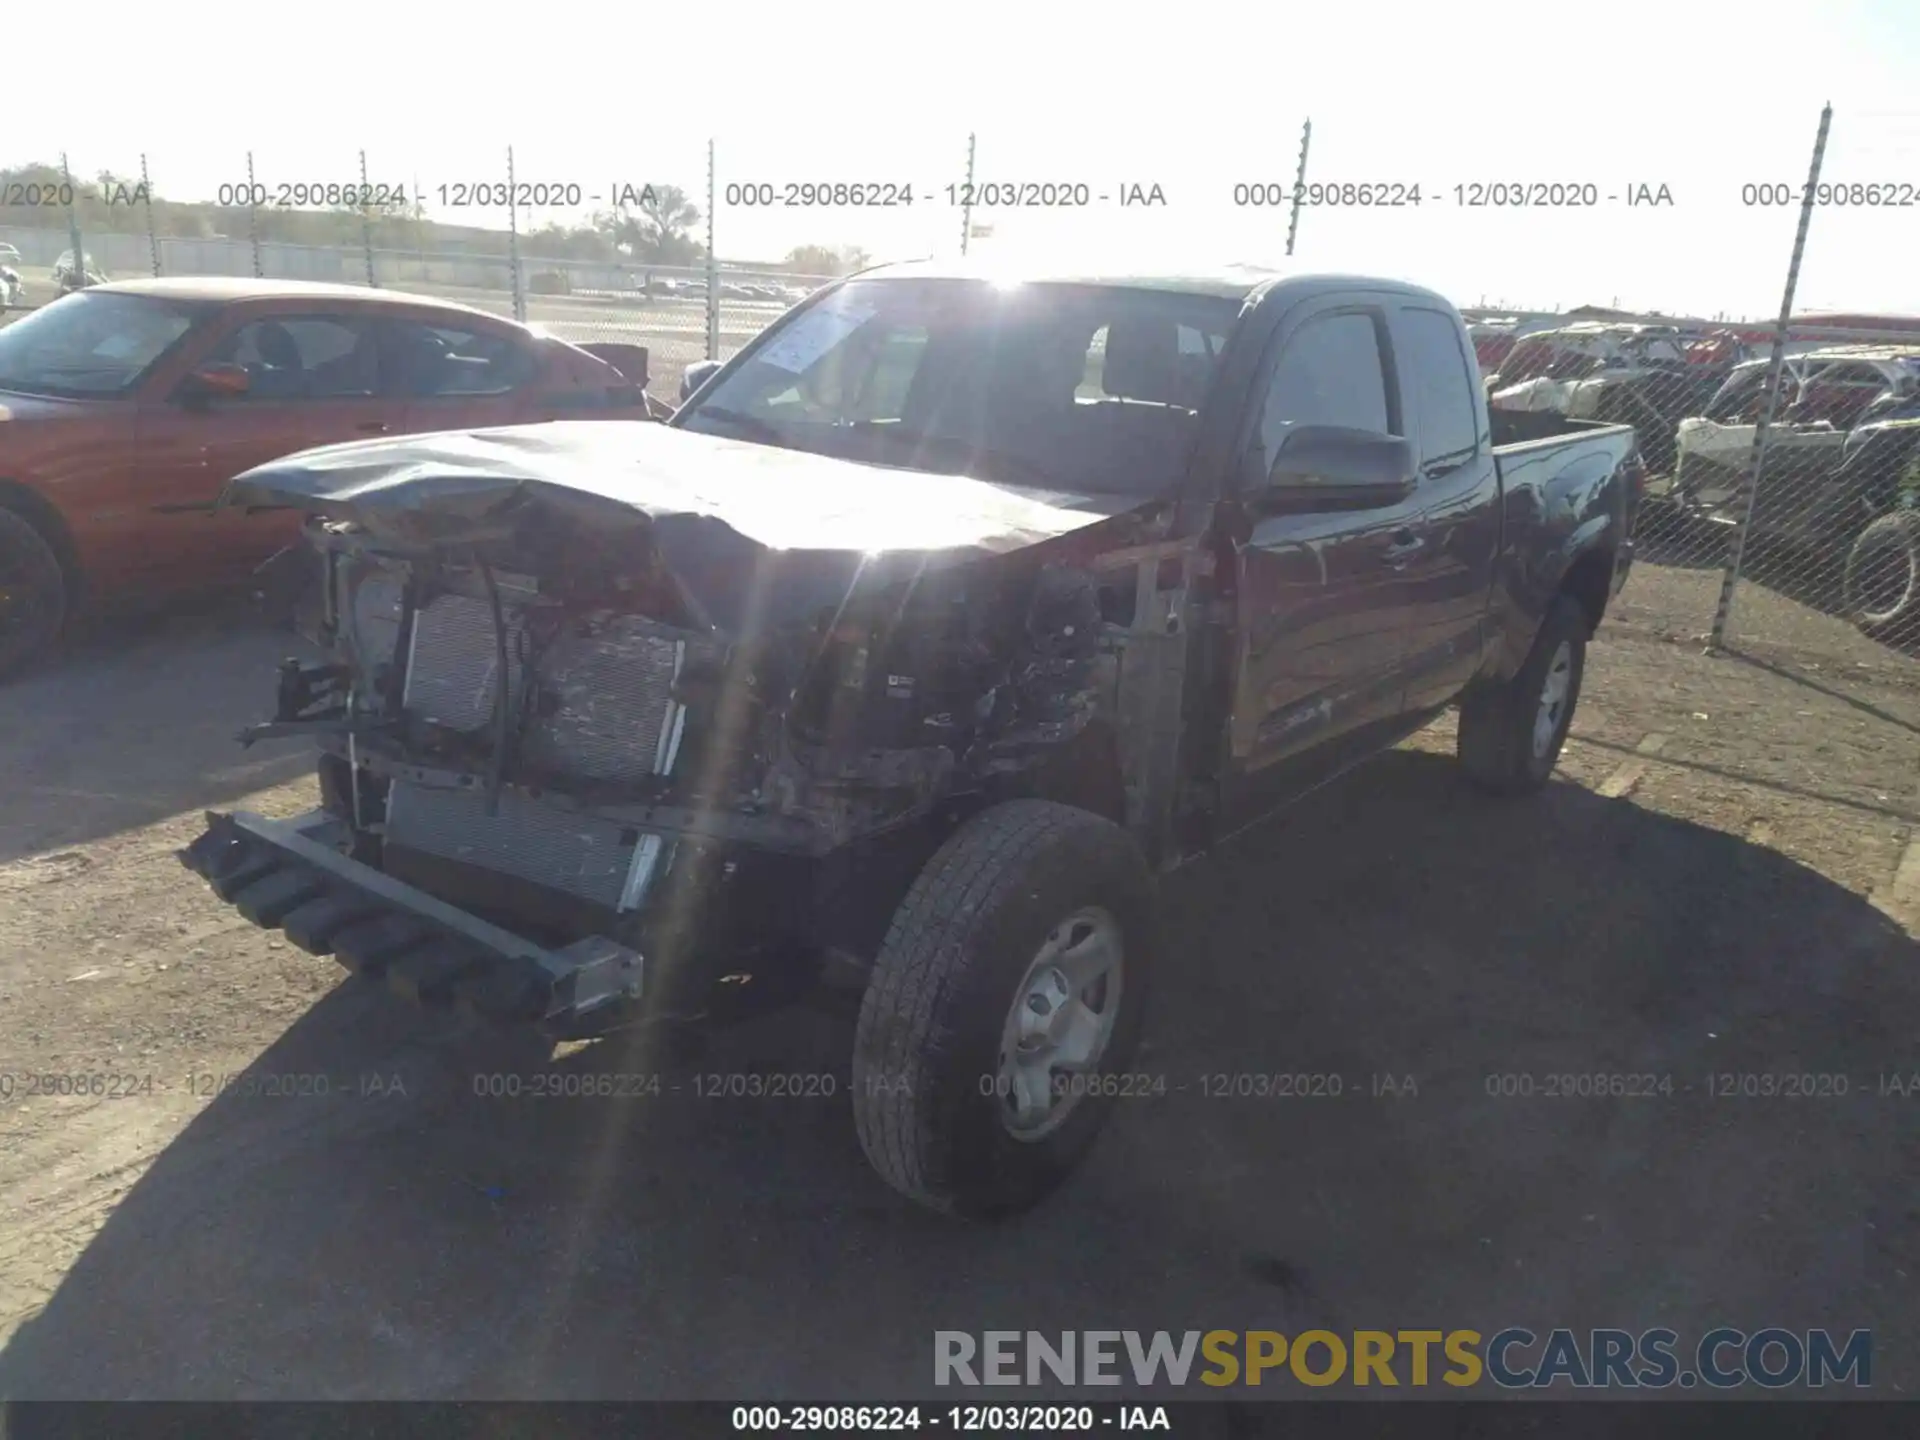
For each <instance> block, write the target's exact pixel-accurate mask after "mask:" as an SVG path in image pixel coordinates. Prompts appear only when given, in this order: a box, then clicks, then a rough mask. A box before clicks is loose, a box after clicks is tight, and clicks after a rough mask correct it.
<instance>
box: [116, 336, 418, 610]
mask: <svg viewBox="0 0 1920 1440" xmlns="http://www.w3.org/2000/svg"><path fill="white" fill-rule="evenodd" d="M197 363H198V364H199V365H208V364H227V365H238V366H240V367H241V368H243V369H244V370H245V371H246V372H247V376H248V381H249V384H248V389H247V391H246V393H244V394H240V395H218V396H214V397H212V398H205V399H190V398H187V397H186V396H184V395H182V394H176V395H174V396H173V397H171V398H169V399H168V400H166V401H164V402H162V403H159V404H156V405H153V406H150V407H148V408H147V410H146V412H145V413H144V414H143V415H142V416H141V421H140V440H141V447H142V450H143V452H144V453H145V456H146V462H147V463H149V464H152V465H158V466H165V467H166V468H167V469H168V470H169V471H170V472H172V473H173V474H174V475H175V476H176V477H179V478H180V479H181V480H182V481H183V483H182V484H179V485H176V486H175V487H174V488H175V490H176V492H177V493H179V494H180V495H181V499H180V500H179V501H178V502H176V503H177V506H178V508H180V509H182V510H189V509H193V510H197V509H205V510H206V511H207V512H208V513H207V520H206V525H205V528H204V530H203V531H202V532H201V533H202V534H203V536H204V541H203V542H202V543H201V544H200V545H199V546H198V547H197V548H198V550H199V551H200V554H201V562H202V564H203V565H204V566H206V568H207V570H208V575H207V578H209V579H216V578H225V577H229V576H232V575H237V574H243V573H245V572H246V571H248V570H251V569H252V568H253V567H254V566H255V565H257V564H259V562H260V561H262V560H264V559H266V558H267V557H268V556H269V555H271V554H273V553H274V551H276V550H278V549H280V548H281V547H283V546H285V545H289V544H291V543H292V542H293V540H294V538H295V537H296V535H297V533H298V530H299V522H300V517H299V515H298V514H297V513H295V512H291V511H267V512H262V513H254V514H249V513H248V512H246V511H243V510H228V509H221V510H218V511H216V510H215V508H214V507H215V502H216V501H217V500H218V499H219V496H220V492H221V491H222V490H223V489H224V488H225V486H226V483H227V481H229V480H231V479H232V478H233V477H234V476H235V475H238V474H240V473H241V472H242V471H245V470H250V469H252V468H253V467H254V466H256V465H264V464H265V463H266V462H267V461H269V460H277V459H279V458H280V457H282V456H284V455H290V454H293V453H294V452H295V451H299V450H308V449H312V448H314V447H315V446H319V445H337V444H341V443H344V442H346V441H350V440H366V439H372V438H374V437H377V436H380V435H384V434H388V433H392V432H397V431H398V430H399V429H400V428H401V425H402V421H403V419H404V417H405V412H406V407H405V406H404V405H402V404H400V403H398V402H396V401H393V400H391V399H388V398H386V397H384V396H382V395H381V394H380V393H379V369H378V364H377V359H376V351H375V343H374V336H373V333H372V327H371V325H370V323H369V322H368V319H367V317H366V312H365V310H364V308H362V307H359V306H352V307H342V308H340V309H329V310H326V311H319V310H315V309H312V308H307V309H302V310H297V311H294V310H288V311H273V312H268V313H261V312H260V311H259V310H250V311H247V312H244V313H242V314H241V315H238V316H236V317H235V320H234V322H233V323H232V324H231V325H230V327H229V328H227V329H226V330H225V332H224V333H223V334H221V335H220V336H219V337H217V338H216V339H215V340H213V341H212V343H211V344H210V345H209V347H208V349H207V351H206V353H204V354H203V355H202V356H200V357H199V360H198V362H197Z"/></svg>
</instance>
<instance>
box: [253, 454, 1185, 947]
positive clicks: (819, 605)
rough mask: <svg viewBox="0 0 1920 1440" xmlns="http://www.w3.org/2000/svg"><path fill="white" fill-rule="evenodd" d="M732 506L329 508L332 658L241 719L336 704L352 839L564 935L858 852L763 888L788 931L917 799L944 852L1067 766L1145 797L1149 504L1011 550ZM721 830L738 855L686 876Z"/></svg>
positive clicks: (301, 713)
mask: <svg viewBox="0 0 1920 1440" xmlns="http://www.w3.org/2000/svg"><path fill="white" fill-rule="evenodd" d="M600 428H602V429H604V428H606V427H600ZM623 428H624V427H623ZM635 428H636V429H637V428H642V427H635ZM656 433H659V432H656ZM672 438H676V439H677V438H681V437H672ZM684 439H685V442H690V443H693V444H699V443H713V444H724V443H725V442H702V441H700V440H698V438H697V437H684ZM338 448H340V449H342V450H352V449H356V448H358V447H338ZM836 468H857V469H861V470H865V469H867V468H869V467H836ZM928 478H930V479H942V478H944V477H928ZM915 483H916V484H917V483H918V477H916V481H915ZM957 483H959V484H962V485H974V484H975V483H976V482H972V481H960V482H957ZM983 488H990V487H983ZM422 508H423V509H426V510H429V511H430V510H431V509H432V507H431V506H425V507H422ZM329 509H332V510H334V512H335V513H332V514H329V513H328V510H329ZM340 511H345V512H346V513H345V514H344V515H342V514H340V513H339V512H340ZM407 513H409V515H410V516H411V518H412V519H413V520H415V521H417V520H418V519H419V518H420V516H419V515H418V514H417V513H414V512H412V511H409V512H407ZM1056 513H1064V512H1056ZM705 518H706V519H707V523H706V524H704V525H703V526H701V527H700V528H699V529H698V531H697V532H696V533H698V535H699V536H700V543H699V544H697V545H688V544H686V543H684V542H683V543H681V544H680V546H679V549H678V553H675V554H673V555H672V556H671V557H670V556H669V554H668V553H667V552H668V551H669V549H671V548H673V543H674V542H673V535H674V531H673V528H672V526H671V525H669V524H667V523H665V522H663V521H661V520H659V519H658V518H656V517H650V516H648V515H645V514H642V513H638V512H636V511H635V510H633V509H616V508H613V507H609V506H606V505H599V506H589V507H587V508H584V509H583V508H578V507H577V506H575V505H570V504H554V503H549V496H547V495H546V494H545V493H543V492H542V491H540V490H538V489H530V488H519V489H516V490H515V491H514V492H513V494H511V495H510V496H508V497H504V498H503V499H502V501H501V503H498V504H493V505H488V506H486V507H485V509H484V511H481V512H478V513H463V514H461V515H460V516H458V517H457V518H456V517H453V516H448V515H441V516H438V517H436V521H435V524H434V530H435V532H436V533H434V534H432V535H431V536H430V537H429V536H425V535H422V534H420V533H418V528H417V527H411V533H409V532H408V530H407V529H403V527H401V526H399V525H396V524H393V523H390V522H389V520H388V519H387V517H386V516H385V515H384V514H383V513H382V512H380V511H379V510H377V509H369V508H368V507H364V506H362V507H358V508H357V509H356V507H355V506H352V505H346V504H342V505H339V506H335V507H322V508H319V509H318V512H317V513H315V514H314V515H312V516H311V517H310V518H309V520H308V522H307V526H306V530H307V535H308V538H309V540H310V542H311V543H312V545H313V546H314V548H315V549H316V550H317V551H318V553H319V555H320V556H321V557H322V561H323V577H324V582H325V583H324V592H323V593H324V602H323V606H322V611H321V615H322V618H321V620H320V623H319V633H318V634H317V635H315V636H314V637H313V638H315V639H316V640H318V641H319V643H320V644H321V647H322V649H323V651H324V652H325V654H326V657H327V658H326V659H325V660H323V661H322V662H320V663H318V664H308V665H299V664H294V663H292V662H289V664H288V666H287V667H286V668H284V669H283V672H282V676H281V682H280V693H279V704H278V709H277V712H276V714H275V716H274V718H273V720H272V721H270V722H268V723H266V724H263V725H259V726H255V727H253V729H251V730H250V731H248V732H246V735H245V737H243V738H247V739H249V740H252V739H259V738H265V737H269V736H283V735H288V734H298V733H305V734H310V735H312V736H313V737H315V739H316V740H317V742H318V743H319V745H320V747H321V749H322V751H323V752H324V756H323V760H322V782H323V787H322V788H323V793H324V796H325V802H326V805H327V807H328V808H329V809H330V810H331V811H332V812H333V813H334V814H336V815H337V816H338V818H339V819H340V820H342V821H344V822H346V825H347V826H348V828H349V830H350V833H351V835H352V836H353V837H354V853H355V854H356V855H358V856H360V857H362V858H364V859H367V860H369V861H370V862H371V863H373V864H376V865H377V866H378V868H379V869H380V870H382V871H383V872H384V873H385V874H386V875H389V876H391V877H393V878H395V879H397V880H400V881H403V882H405V883H407V884H409V885H413V886H417V887H419V888H420V889H421V890H423V891H425V892H427V893H429V894H431V895H434V896H437V897H439V898H440V899H442V900H445V901H447V902H449V903H452V904H456V905H459V906H462V907H463V908H465V909H467V910H469V911H471V912H472V913H474V914H476V915H480V916H483V917H485V918H486V919H488V920H490V921H492V922H494V923H498V924H503V925H509V926H511V927H512V928H514V929H515V930H516V931H517V932H519V933H523V934H535V935H541V936H550V937H552V938H553V939H554V940H555V941H556V942H561V943H564V942H570V941H575V940H579V939H581V938H582V937H587V936H594V935H611V936H615V937H618V938H620V939H621V941H622V943H628V944H635V945H636V946H638V945H640V944H641V943H642V942H641V940H640V939H639V937H641V936H643V935H647V934H649V933H653V932H656V931H657V929H658V927H659V925H661V924H662V923H679V922H681V921H682V920H683V919H684V916H685V913H686V912H687V911H689V910H690V909H698V910H705V909H707V908H709V906H710V903H711V896H710V894H709V893H708V892H710V891H712V889H713V888H714V884H715V882H716V878H717V877H723V878H729V879H731V878H735V877H737V876H740V874H741V871H742V870H743V867H744V868H746V869H755V868H756V867H755V866H754V864H753V863H752V862H753V860H754V858H755V857H765V858H767V859H768V860H769V861H779V860H788V861H792V862H800V863H802V864H805V863H806V862H819V861H822V860H827V859H829V858H831V857H835V856H836V855H840V854H842V852H844V857H843V858H845V859H846V863H845V864H844V865H843V866H842V867H841V868H842V869H843V870H845V871H846V873H845V875H843V876H842V877H840V878H839V879H834V878H832V877H831V874H830V872H831V871H832V869H833V867H832V866H831V865H829V866H828V867H826V870H824V871H823V870H821V869H819V868H817V867H816V868H814V869H812V870H810V871H808V872H807V873H806V875H805V876H804V877H801V878H799V879H798V880H797V885H798V891H797V892H796V890H795V886H794V885H791V884H786V883H784V882H782V883H780V884H778V885H776V886H774V887H773V888H777V889H779V890H780V891H781V892H782V895H783V896H784V897H785V898H784V899H783V900H780V901H776V900H774V899H772V898H770V897H769V895H768V894H767V893H766V888H765V886H764V884H756V887H755V889H754V891H753V893H752V897H751V898H750V899H749V901H748V902H747V903H749V904H750V905H753V906H755V907H756V909H757V910H758V911H759V912H760V913H759V915H758V917H757V918H759V919H762V920H764V921H765V922H767V923H766V925H765V927H764V928H766V929H768V930H769V931H778V932H781V933H783V934H786V935H793V934H795V933H796V932H806V931H808V930H814V929H817V928H818V927H817V926H816V925H814V924H813V923H812V921H811V920H810V919H809V916H812V917H815V918H818V917H819V916H820V915H822V914H824V913H826V912H827V911H830V910H833V909H834V908H835V897H837V896H839V895H840V894H841V893H843V890H844V887H845V886H847V885H854V886H856V887H857V886H860V885H862V884H864V883H865V879H864V876H865V872H866V870H867V869H868V868H870V867H869V866H868V865H867V864H866V861H865V859H861V860H858V861H856V860H855V859H853V858H852V857H853V856H854V855H856V854H857V855H858V856H861V857H871V856H872V855H873V854H874V852H875V851H876V850H887V849H889V848H892V845H891V842H890V838H889V837H893V836H897V835H898V834H900V832H903V831H907V830H913V831H915V832H916V835H915V838H914V840H913V842H912V843H910V844H906V845H903V846H901V847H899V848H900V852H901V854H902V856H905V855H908V854H911V855H913V856H916V857H919V858H924V853H925V848H926V844H927V840H926V837H925V835H924V834H923V833H920V832H924V831H925V830H926V825H925V822H927V821H928V820H929V818H930V817H932V816H933V815H934V813H935V812H936V810H938V809H940V808H942V807H948V808H950V809H952V810H953V813H954V814H955V815H956V816H957V815H958V814H959V813H962V812H963V811H964V808H965V806H966V805H967V804H969V803H970V802H972V801H976V800H977V801H978V802H979V803H988V802H989V801H991V800H992V799H995V798H1001V797H1003V796H1004V795H1006V794H1011V793H1021V792H1022V791H1024V790H1028V789H1032V788H1035V787H1036V786H1037V785H1038V784H1040V783H1041V781H1040V778H1039V777H1040V776H1041V775H1042V773H1043V772H1044V773H1045V774H1046V776H1047V779H1046V780H1045V783H1046V784H1049V785H1054V786H1057V785H1059V784H1060V783H1063V782H1062V780H1061V776H1062V775H1063V774H1064V775H1066V776H1067V779H1066V780H1065V782H1064V783H1069V784H1073V783H1079V784H1081V785H1083V787H1087V793H1086V794H1085V795H1084V796H1083V800H1084V803H1088V804H1090V805H1092V806H1094V807H1095V808H1099V809H1101V810H1103V811H1105V812H1106V813H1109V814H1110V815H1111V816H1112V817H1113V818H1115V819H1124V818H1125V814H1126V811H1127V810H1128V808H1129V805H1130V804H1131V803H1132V802H1131V800H1130V796H1129V794H1128V793H1127V792H1128V791H1129V790H1132V789H1134V788H1135V787H1134V785H1132V784H1131V783H1130V782H1129V780H1127V779H1123V778H1122V777H1123V776H1124V774H1125V772H1126V770H1127V769H1128V764H1127V757H1126V755H1125V754H1123V753H1122V752H1123V750H1125V749H1126V748H1127V747H1125V746H1124V744H1123V743H1122V742H1121V741H1120V740H1119V739H1118V738H1117V737H1118V736H1119V732H1120V728H1121V727H1120V724H1119V711H1120V704H1121V691H1122V688H1123V687H1122V685H1121V675H1122V671H1123V663H1124V657H1125V656H1126V653H1127V650H1128V647H1129V644H1130V643H1131V642H1134V641H1137V640H1138V639H1139V638H1140V637H1139V636H1138V635H1136V633H1135V632H1136V631H1137V630H1142V629H1144V630H1145V631H1147V632H1148V634H1149V635H1150V636H1153V637H1154V638H1162V637H1161V635H1160V634H1159V633H1158V632H1162V631H1164V628H1165V627H1164V624H1163V622H1162V621H1160V620H1159V619H1157V618H1156V617H1154V616H1149V615H1148V614H1146V613H1145V612H1144V611H1143V608H1142V607H1143V604H1144V605H1145V606H1147V608H1148V609H1152V608H1153V601H1152V595H1151V591H1152V587H1155V586H1161V587H1163V588H1164V581H1165V573H1164V566H1163V565H1162V563H1161V560H1160V552H1161V550H1162V548H1163V547H1161V546H1158V545H1156V544H1154V543H1152V542H1153V541H1155V540H1156V539H1157V538H1158V535H1157V531H1158V530H1159V529H1160V528H1161V522H1160V521H1159V520H1158V518H1157V517H1156V516H1155V515H1153V514H1152V513H1150V511H1147V510H1144V509H1143V510H1140V511H1132V512H1123V513H1122V514H1119V515H1114V516H1108V517H1101V516H1099V515H1079V516H1076V517H1074V518H1075V519H1077V520H1079V521H1080V522H1081V524H1080V525H1079V526H1078V527H1077V528H1074V529H1072V530H1070V531H1068V532H1067V533H1063V534H1060V535H1057V536H1054V537H1051V538H1047V539H1042V540H1040V542H1039V543H1031V544H1021V543H1018V542H1019V541H1025V540H1027V539H1029V536H1028V535H1025V534H1022V535H1019V536H1018V537H1017V538H1016V541H1015V543H1013V544H1012V545H1009V546H1008V547H1006V548H1004V549H1002V550H1001V551H1000V553H986V554H984V555H983V554H981V553H980V548H982V547H975V548H974V549H973V550H971V551H970V552H963V553H955V554H938V553H935V554H930V553H929V552H927V551H925V550H916V551H880V552H839V551H836V552H822V551H808V552H798V551H778V550H772V549H769V548H768V547H765V546H764V545H761V544H757V543H750V542H748V541H745V540H743V538H742V537H741V536H739V534H738V533H737V532H735V531H733V530H732V529H731V528H730V527H726V526H724V525H721V526H718V527H717V528H716V526H715V524H714V523H713V522H712V520H711V517H705ZM663 537H665V538H664V539H663ZM721 615H724V616H725V618H726V619H727V621H729V622H730V623H728V624H722V623H721V619H720V616H721ZM1149 648H1151V647H1149ZM1150 728H1151V727H1149V729H1150ZM1063 756H1067V757H1071V758H1070V763H1069V764H1068V767H1067V770H1063V769H1062V757H1063ZM1050 767H1051V768H1050ZM1069 771H1073V772H1076V773H1077V775H1078V777H1079V778H1077V779H1076V778H1075V774H1069V773H1068V772H1069ZM1086 777H1094V778H1086ZM1132 778H1133V779H1138V780H1139V781H1140V782H1141V783H1143V784H1144V783H1145V777H1144V776H1137V777H1132ZM1102 786H1104V787H1105V791H1104V793H1097V794H1096V793H1093V791H1095V790H1098V789H1100V788H1101V787H1102ZM701 850H711V851H713V853H714V855H715V856H717V857H719V858H717V859H716V860H715V863H716V864H717V866H718V867H719V868H718V871H717V877H716V875H709V876H707V877H706V878H704V879H702V880H701V881H699V882H698V884H697V885H695V882H694V881H693V880H691V879H688V878H686V876H685V875H684V874H683V876H682V878H683V882H684V884H686V885H695V888H696V889H697V890H698V891H699V894H698V895H697V896H696V895H694V894H693V892H691V891H687V890H684V889H683V890H682V891H681V892H680V895H679V898H678V899H677V900H674V901H671V902H669V901H667V900H665V899H663V898H662V887H663V886H664V885H665V884H666V883H667V880H668V877H669V876H670V875H673V874H674V873H675V872H676V871H678V872H690V871H691V870H692V869H694V868H697V864H698V862H696V861H695V860H694V859H693V858H692V852H694V851H701ZM774 868H775V869H776V870H778V869H779V866H778V865H775V867H774ZM855 871H859V872H861V873H860V874H859V875H856V874H855V873H854V872H855ZM767 873H769V872H765V871H764V870H762V873H761V880H762V881H763V882H764V880H765V878H766V874H767ZM823 875H825V876H827V878H823ZM742 878H747V877H742ZM879 888H884V886H881V887H879ZM664 912H671V913H670V914H669V913H664ZM689 923H690V922H689ZM702 928H703V929H704V928H705V927H704V926H703V927H702ZM809 938H810V939H812V940H815V941H818V940H819V939H820V938H821V937H819V936H817V935H814V936H810V937H809ZM653 943H655V944H657V940H656V941H655V942H653ZM856 943H857V942H856Z"/></svg>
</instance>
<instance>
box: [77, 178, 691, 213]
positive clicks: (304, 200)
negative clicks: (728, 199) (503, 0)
mask: <svg viewBox="0 0 1920 1440" xmlns="http://www.w3.org/2000/svg"><path fill="white" fill-rule="evenodd" d="M47 188H49V189H52V188H55V187H47ZM659 193H660V192H659V190H658V189H657V188H656V187H655V186H653V185H651V184H647V183H644V182H638V181H631V180H613V181H607V182H605V183H603V184H599V185H588V184H583V183H582V182H580V181H578V180H514V181H507V180H455V181H449V182H447V183H444V184H438V185H429V186H426V187H424V188H416V187H413V186H408V185H403V184H387V183H376V182H370V181H366V180H321V179H306V180H290V181H276V182H267V181H256V180H242V181H236V182H234V183H232V184H227V185H221V186H219V187H218V188H217V189H216V190H215V192H214V203H215V204H216V205H225V206H231V207H233V208H236V209H265V210H300V209H308V208H316V207H332V206H346V207H348V208H350V209H364V210H406V209H409V208H411V207H414V206H429V205H431V206H434V207H436V208H439V209H444V210H472V209H492V210H505V209H509V208H511V209H515V210H549V209H551V210H578V209H581V208H583V207H586V206H594V205H613V206H626V207H642V208H644V207H646V206H650V205H653V204H654V203H656V201H657V200H658V198H659ZM48 203H49V204H51V203H53V202H51V201H49V202H48Z"/></svg>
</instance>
